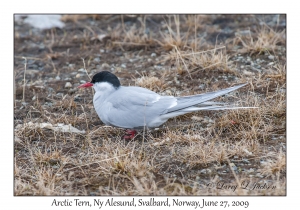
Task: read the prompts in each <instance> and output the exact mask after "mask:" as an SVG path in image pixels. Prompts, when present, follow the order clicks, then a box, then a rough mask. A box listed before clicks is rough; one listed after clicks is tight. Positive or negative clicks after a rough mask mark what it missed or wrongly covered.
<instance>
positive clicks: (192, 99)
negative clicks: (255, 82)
mask: <svg viewBox="0 0 300 210" xmlns="http://www.w3.org/2000/svg"><path fill="white" fill-rule="evenodd" d="M245 85H247V84H241V85H237V86H234V87H230V88H226V89H223V90H218V91H215V92H210V93H203V94H198V95H193V96H186V97H177V98H176V99H177V105H176V106H174V107H172V108H170V109H169V110H168V113H170V112H175V111H179V110H182V109H185V108H188V107H192V106H195V105H198V104H200V105H201V104H203V105H212V104H217V103H216V102H207V101H209V100H211V99H214V98H216V97H219V96H222V95H225V94H227V93H229V92H232V91H234V90H236V89H239V88H241V87H243V86H245Z"/></svg>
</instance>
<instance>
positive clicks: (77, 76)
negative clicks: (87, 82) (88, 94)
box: [75, 74, 84, 78]
mask: <svg viewBox="0 0 300 210" xmlns="http://www.w3.org/2000/svg"><path fill="white" fill-rule="evenodd" d="M83 75H84V74H76V76H75V77H76V78H79V77H82V76H83Z"/></svg>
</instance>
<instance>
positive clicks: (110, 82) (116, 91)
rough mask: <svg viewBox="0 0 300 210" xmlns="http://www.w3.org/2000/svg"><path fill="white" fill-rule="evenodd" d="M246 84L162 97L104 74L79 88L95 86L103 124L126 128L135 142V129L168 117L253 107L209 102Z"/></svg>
mask: <svg viewBox="0 0 300 210" xmlns="http://www.w3.org/2000/svg"><path fill="white" fill-rule="evenodd" d="M245 85H247V84H241V85H237V86H234V87H230V88H226V89H223V90H218V91H214V92H209V93H202V94H197V95H191V96H182V97H174V96H161V95H159V94H157V93H155V92H153V91H151V90H148V89H146V88H142V87H136V86H128V87H126V86H121V83H120V81H119V79H118V78H117V76H115V75H114V74H112V73H110V72H108V71H102V72H99V73H97V74H95V75H94V76H93V78H92V81H91V82H87V83H85V84H82V85H80V86H79V87H78V88H87V87H93V88H94V90H95V95H94V98H93V104H94V108H95V110H96V112H97V114H98V116H99V118H100V119H101V121H102V122H103V123H105V124H106V125H110V126H115V127H120V128H125V129H127V130H126V135H125V136H124V137H123V138H125V139H132V138H133V137H134V136H135V134H136V131H135V129H143V128H145V127H146V128H157V127H159V126H160V125H162V124H163V123H165V122H166V121H167V120H168V119H169V118H172V117H176V116H179V115H183V114H186V113H190V112H194V111H200V110H225V109H238V108H253V107H232V106H228V105H227V106H226V105H224V104H223V105H222V103H218V102H212V101H209V100H211V99H214V98H216V97H218V96H222V95H225V94H227V93H229V92H232V91H234V90H237V89H239V88H241V87H243V86H245Z"/></svg>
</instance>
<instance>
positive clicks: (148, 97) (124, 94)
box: [101, 87, 176, 128]
mask: <svg viewBox="0 0 300 210" xmlns="http://www.w3.org/2000/svg"><path fill="white" fill-rule="evenodd" d="M122 88H123V89H122V91H116V92H115V93H114V94H113V95H111V96H110V97H109V98H108V99H107V100H106V101H105V103H104V107H103V110H108V111H107V112H106V113H105V114H104V116H102V117H103V118H104V119H103V120H104V121H107V124H111V125H113V126H117V127H121V128H143V127H144V126H149V124H151V122H153V120H155V118H157V117H159V116H160V115H162V114H164V113H166V112H167V109H168V108H169V107H171V106H173V105H174V104H175V103H176V98H174V97H172V96H160V95H158V94H156V93H155V92H152V91H150V90H147V89H144V88H138V87H122ZM101 119H102V118H101Z"/></svg>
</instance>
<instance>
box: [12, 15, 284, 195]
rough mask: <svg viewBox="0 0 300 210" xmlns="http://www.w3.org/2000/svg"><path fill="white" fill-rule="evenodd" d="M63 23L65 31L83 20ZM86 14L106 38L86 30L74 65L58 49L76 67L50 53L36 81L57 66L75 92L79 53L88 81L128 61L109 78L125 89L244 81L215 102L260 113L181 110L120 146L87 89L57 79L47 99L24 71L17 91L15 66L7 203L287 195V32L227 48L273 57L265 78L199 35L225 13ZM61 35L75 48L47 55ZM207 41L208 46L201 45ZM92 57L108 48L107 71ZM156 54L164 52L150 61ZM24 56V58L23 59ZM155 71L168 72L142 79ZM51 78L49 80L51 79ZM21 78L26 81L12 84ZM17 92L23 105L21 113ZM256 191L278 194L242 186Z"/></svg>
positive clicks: (191, 90)
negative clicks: (18, 199) (30, 198)
mask: <svg viewBox="0 0 300 210" xmlns="http://www.w3.org/2000/svg"><path fill="white" fill-rule="evenodd" d="M64 18H65V21H66V22H67V21H71V22H72V24H73V22H80V21H82V20H84V17H66V16H65V17H64ZM92 18H93V19H94V21H96V20H99V21H104V22H103V24H107V25H108V26H107V31H105V33H104V34H108V36H109V37H110V38H108V40H106V41H99V40H98V41H97V40H96V41H95V40H94V41H91V37H95V34H93V33H85V34H83V35H82V37H81V38H82V39H81V38H80V37H79V39H77V38H76V42H75V41H74V40H73V41H72V43H77V42H78V40H81V42H80V45H79V48H80V49H81V50H83V48H82V46H83V45H85V46H86V49H89V50H90V51H91V52H93V53H90V54H88V53H89V51H88V50H83V53H82V54H81V57H78V55H76V56H73V57H72V55H71V53H69V52H66V53H65V54H66V55H68V63H69V64H72V62H77V61H78V62H77V63H76V65H75V64H74V65H75V67H72V66H71V65H69V64H68V66H67V68H66V67H65V66H64V65H65V64H64V65H63V66H60V65H61V64H60V63H59V62H57V61H59V59H62V57H64V56H61V57H57V58H54V57H53V58H52V60H51V61H52V62H50V60H45V59H44V60H42V61H40V62H45V63H46V64H45V65H46V66H47V68H46V69H47V71H48V73H47V74H45V75H39V78H41V80H42V81H43V80H46V78H45V77H46V76H47V77H50V76H49V75H52V71H54V69H57V70H59V71H60V75H62V76H63V75H64V74H65V75H67V76H66V77H71V83H72V84H73V85H74V84H77V83H79V81H80V80H81V79H82V78H80V79H78V80H76V79H73V77H75V75H77V74H78V72H75V69H79V68H82V59H81V58H84V57H88V59H86V60H87V65H86V66H85V63H84V69H87V72H89V73H91V74H93V73H95V72H98V71H100V70H103V69H104V68H108V67H109V68H115V69H117V68H119V66H121V65H122V64H123V63H125V62H126V61H128V60H129V59H131V60H132V61H131V62H127V63H126V68H123V67H122V68H123V69H121V70H117V75H118V76H119V77H120V78H122V80H121V82H122V84H130V85H132V84H133V83H132V81H134V82H135V85H137V86H141V87H146V88H148V89H151V90H154V91H156V92H158V93H162V94H169V95H191V94H198V93H203V92H207V91H212V90H218V89H221V88H226V87H229V86H233V85H235V84H238V83H245V82H248V84H249V85H247V86H246V87H244V88H242V89H240V90H238V91H235V92H234V93H231V94H228V95H226V96H223V97H219V98H218V99H216V100H217V101H222V102H226V103H230V104H232V103H236V105H237V106H254V107H258V108H257V109H239V110H228V111H203V112H197V113H191V114H186V115H183V116H180V117H177V118H174V119H170V120H169V121H168V123H166V124H165V125H164V126H163V127H161V128H160V129H159V130H152V131H146V133H143V132H142V131H140V132H139V133H138V135H137V136H136V138H135V139H133V140H131V141H125V140H122V138H121V137H122V135H123V130H122V129H119V128H113V127H110V126H105V125H103V124H102V123H101V122H100V120H99V118H98V116H97V115H96V113H95V111H94V109H93V105H92V90H83V91H84V92H82V91H79V90H77V89H73V88H70V89H67V90H66V88H64V85H65V82H64V81H63V82H61V81H59V82H61V83H59V82H57V83H54V84H55V85H53V86H51V87H52V89H53V90H52V91H54V93H55V94H51V92H50V90H49V87H50V85H51V81H50V80H49V81H47V82H44V83H42V82H41V84H40V83H37V82H36V81H37V80H36V81H33V82H32V81H31V82H30V79H31V78H35V77H34V76H31V75H30V76H31V77H28V76H29V75H28V74H29V73H28V72H30V70H29V71H27V72H26V74H27V77H26V78H27V79H26V80H28V81H29V82H28V83H29V84H27V85H26V86H23V84H24V83H23V82H22V78H23V76H24V75H23V74H22V70H24V66H21V67H22V68H21V67H19V68H16V69H17V70H16V83H15V84H16V101H15V165H14V176H15V191H14V193H15V195H285V194H286V149H285V144H286V136H285V133H286V93H285V88H286V81H285V80H286V65H285V60H284V56H285V55H284V54H282V53H281V52H279V50H278V46H281V47H284V44H285V37H284V32H283V31H282V32H275V30H274V29H272V28H271V27H267V26H264V27H261V28H260V29H259V30H258V31H257V32H256V33H254V34H251V36H249V37H244V36H238V35H237V37H235V38H234V45H240V46H241V48H239V51H241V52H242V53H244V54H245V55H247V56H250V57H251V56H258V55H257V54H260V55H259V56H262V54H263V53H262V52H267V53H268V54H267V55H266V56H268V55H269V53H270V52H272V54H274V55H276V56H275V59H274V61H272V62H273V63H274V64H272V65H269V64H268V62H270V61H268V62H265V63H262V64H261V65H263V67H264V68H265V70H264V71H262V72H252V73H251V74H244V73H243V71H237V70H236V65H239V64H237V63H235V61H234V60H233V59H232V58H233V57H234V56H235V53H236V52H235V50H233V49H232V48H231V45H226V46H217V45H216V44H215V43H213V44H209V43H208V42H205V40H204V39H203V38H200V37H199V36H197V34H198V32H203V30H207V29H208V30H207V31H213V30H214V28H211V27H210V26H207V27H208V28H206V27H205V23H206V22H209V21H211V22H212V20H211V19H212V18H220V19H222V17H219V16H217V17H210V16H193V15H191V16H177V15H172V16H163V17H162V18H161V19H159V18H160V16H156V17H153V16H151V15H147V16H136V15H135V16H115V17H114V16H105V17H98V16H95V17H92ZM90 19H91V18H90ZM151 21H152V22H155V23H156V24H157V25H159V27H157V28H158V29H157V28H155V27H153V28H155V29H153V28H151V24H150V23H151ZM101 23H102V22H101ZM110 23H111V25H110ZM80 25H82V23H80ZM92 30H93V31H94V32H95V31H97V28H93V29H92ZM101 30H104V29H101ZM213 32H214V31H213ZM68 33H70V32H68ZM95 33H96V32H95ZM99 33H100V32H99ZM101 33H103V31H102V32H101ZM56 36H58V35H56ZM68 38H70V40H72V39H73V38H74V36H70V37H69V35H66V37H64V38H63V39H62V38H60V37H56V38H55V39H54V43H52V46H53V48H52V50H53V52H54V51H55V49H56V48H55V46H57V43H58V42H59V43H60V44H62V43H64V40H67V39H68ZM87 40H89V41H87ZM228 43H231V44H232V42H228ZM97 44H99V46H98V45H97ZM204 44H205V45H206V48H202V47H203V45H204ZM94 45H97V46H94ZM93 47H95V48H96V49H95V51H93ZM99 49H105V50H103V51H107V52H108V53H107V54H108V55H106V54H105V53H102V54H101V62H103V63H104V62H107V63H109V64H106V65H102V66H101V64H100V65H99V63H96V65H98V66H96V65H93V62H94V61H93V58H94V56H95V54H97V53H99ZM81 50H80V51H79V52H82V51H81ZM114 50H116V51H118V50H121V51H122V50H123V54H124V56H117V58H116V57H115V55H114V53H115V51H114ZM147 50H149V51H150V53H148V51H147ZM154 51H155V52H156V54H157V55H161V56H157V57H153V56H151V54H152V52H154ZM111 52H113V53H111ZM21 53H23V52H21ZM54 53H55V52H54ZM280 53H281V54H280ZM277 55H278V56H277ZM279 55H280V56H279ZM18 56H19V55H18ZM41 56H43V55H41ZM105 56H107V57H105ZM239 56H242V55H241V54H240V55H239ZM20 57H22V56H20ZM26 57H27V59H28V60H29V58H30V56H26ZM256 58H257V57H253V60H255V59H256ZM259 58H261V57H259ZM261 59H267V58H261ZM136 60H137V61H136ZM158 64H159V65H161V66H162V67H164V68H161V69H159V68H158V69H155V70H153V71H152V72H151V71H150V70H149V71H145V72H142V71H141V70H144V69H147V68H149V69H151V68H152V66H153V65H158ZM22 65H23V64H22ZM107 66H108V67H107ZM123 66H124V65H123ZM99 68H100V70H99ZM112 71H113V70H112ZM20 72H21V73H20ZM49 72H50V73H49ZM73 72H75V74H72V73H73ZM136 72H137V73H136ZM23 73H24V72H23ZM18 75H19V76H18ZM56 75H57V72H55V73H53V75H52V76H53V77H55V76H56ZM70 75H74V76H73V77H72V76H70ZM85 76H86V75H85ZM19 77H22V78H21V79H20V81H19V82H18V80H17V78H19ZM86 79H87V80H88V78H86ZM31 80H32V79H31ZM66 81H68V80H66ZM201 85H203V86H201ZM40 86H45V87H43V88H41V87H40ZM74 86H75V85H74ZM200 86H201V87H200ZM23 87H25V89H26V92H25V90H23ZM23 92H24V94H25V99H26V100H25V101H26V102H27V103H28V104H25V105H24V104H22V98H23ZM57 93H62V94H61V96H58V95H57ZM33 96H35V98H34V99H33ZM49 104H51V105H49ZM43 122H46V123H51V124H53V125H54V124H58V123H62V124H65V125H72V126H73V127H75V128H77V129H79V130H81V131H83V130H84V131H85V133H69V132H62V131H55V130H51V129H47V128H40V127H38V126H30V125H32V123H43ZM30 123H31V124H30ZM35 125H36V124H35ZM222 183H224V184H225V185H227V186H239V187H237V188H236V190H232V188H226V187H224V186H223V187H221V184H222ZM245 183H249V185H248V188H247V189H243V188H242V187H243V186H245ZM255 184H257V185H261V186H263V185H264V184H267V185H271V186H275V188H274V189H272V190H270V189H263V188H260V189H250V186H252V187H253V186H254V185H255Z"/></svg>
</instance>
